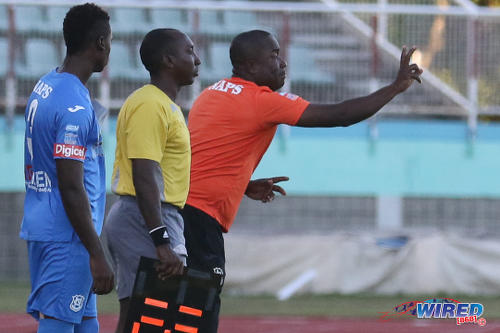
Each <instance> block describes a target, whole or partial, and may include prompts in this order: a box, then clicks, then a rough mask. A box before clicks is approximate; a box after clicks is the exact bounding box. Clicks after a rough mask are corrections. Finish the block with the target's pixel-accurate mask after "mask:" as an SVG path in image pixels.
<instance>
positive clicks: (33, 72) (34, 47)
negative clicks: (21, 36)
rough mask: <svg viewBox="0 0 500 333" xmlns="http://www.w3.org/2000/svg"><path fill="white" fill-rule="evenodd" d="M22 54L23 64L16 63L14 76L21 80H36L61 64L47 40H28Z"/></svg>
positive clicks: (52, 46) (56, 52)
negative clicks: (23, 57) (23, 54)
mask: <svg viewBox="0 0 500 333" xmlns="http://www.w3.org/2000/svg"><path fill="white" fill-rule="evenodd" d="M24 53H25V62H24V63H21V62H19V61H18V62H17V63H16V74H17V76H18V77H20V78H22V79H37V78H39V77H40V76H42V75H44V74H45V73H47V72H49V71H50V70H52V69H54V68H56V67H57V66H59V65H60V63H61V57H60V55H59V52H58V51H57V48H56V46H55V45H54V43H53V42H52V41H50V40H48V39H41V38H34V39H28V41H27V42H26V46H25V52H24Z"/></svg>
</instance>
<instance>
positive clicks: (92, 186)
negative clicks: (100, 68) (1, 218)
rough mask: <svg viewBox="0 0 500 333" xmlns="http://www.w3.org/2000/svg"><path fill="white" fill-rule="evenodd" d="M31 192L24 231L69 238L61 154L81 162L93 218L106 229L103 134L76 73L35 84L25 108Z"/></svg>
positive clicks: (35, 237)
mask: <svg viewBox="0 0 500 333" xmlns="http://www.w3.org/2000/svg"><path fill="white" fill-rule="evenodd" d="M25 121H26V132H25V143H24V145H25V146H24V167H25V185H26V197H25V200H24V217H23V222H22V226H21V233H20V236H21V238H23V239H26V240H32V241H69V240H71V238H72V236H73V233H74V229H73V227H72V225H71V223H70V221H69V219H68V217H67V215H66V211H65V209H64V206H63V204H62V200H61V194H60V192H59V186H58V181H57V172H56V162H55V160H56V159H59V158H63V159H72V160H76V161H81V162H82V163H83V168H84V185H85V190H86V191H87V195H88V198H89V202H90V206H91V211H92V220H93V222H94V226H95V229H96V231H97V233H98V234H100V233H101V229H102V222H103V219H104V208H105V200H106V182H105V169H104V155H103V150H102V136H101V130H100V126H99V123H98V119H97V117H96V115H95V113H94V109H93V107H92V104H91V101H90V96H89V91H88V89H87V88H86V87H85V86H84V85H83V84H82V82H81V81H80V80H79V79H78V78H77V77H76V76H75V75H73V74H69V73H65V72H63V73H58V72H57V71H56V70H53V71H52V72H50V73H48V74H46V75H45V76H43V77H42V78H41V79H40V80H39V81H38V83H37V84H36V85H35V87H34V89H33V92H32V93H31V96H30V98H29V100H28V105H27V107H26V113H25Z"/></svg>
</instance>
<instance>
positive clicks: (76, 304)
mask: <svg viewBox="0 0 500 333" xmlns="http://www.w3.org/2000/svg"><path fill="white" fill-rule="evenodd" d="M72 297H73V299H72V300H71V304H70V305H69V308H70V309H71V311H74V312H78V311H80V310H81V309H82V307H83V301H84V300H85V297H83V296H82V295H75V296H72Z"/></svg>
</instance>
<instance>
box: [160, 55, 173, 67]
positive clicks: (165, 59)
mask: <svg viewBox="0 0 500 333" xmlns="http://www.w3.org/2000/svg"><path fill="white" fill-rule="evenodd" d="M161 62H162V64H163V66H164V67H165V68H174V66H175V65H174V62H175V59H174V57H173V56H172V55H170V54H164V55H163V56H162V60H161Z"/></svg>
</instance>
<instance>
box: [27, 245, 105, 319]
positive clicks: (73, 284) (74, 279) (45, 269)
mask: <svg viewBox="0 0 500 333" xmlns="http://www.w3.org/2000/svg"><path fill="white" fill-rule="evenodd" d="M28 258H29V266H30V277H31V294H30V296H29V298H28V304H27V307H26V311H27V312H28V313H29V314H31V315H32V316H33V317H34V318H35V319H37V320H39V319H40V314H44V315H45V316H49V317H54V318H56V319H59V320H63V321H67V322H70V323H74V324H79V323H81V321H82V318H83V317H96V316H97V305H96V295H95V294H94V293H93V292H91V288H92V282H93V280H92V274H91V273H90V265H89V254H88V252H87V250H86V249H85V247H84V246H83V244H82V243H81V241H80V240H79V239H78V237H77V236H76V235H75V236H73V240H72V241H70V242H37V241H28Z"/></svg>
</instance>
